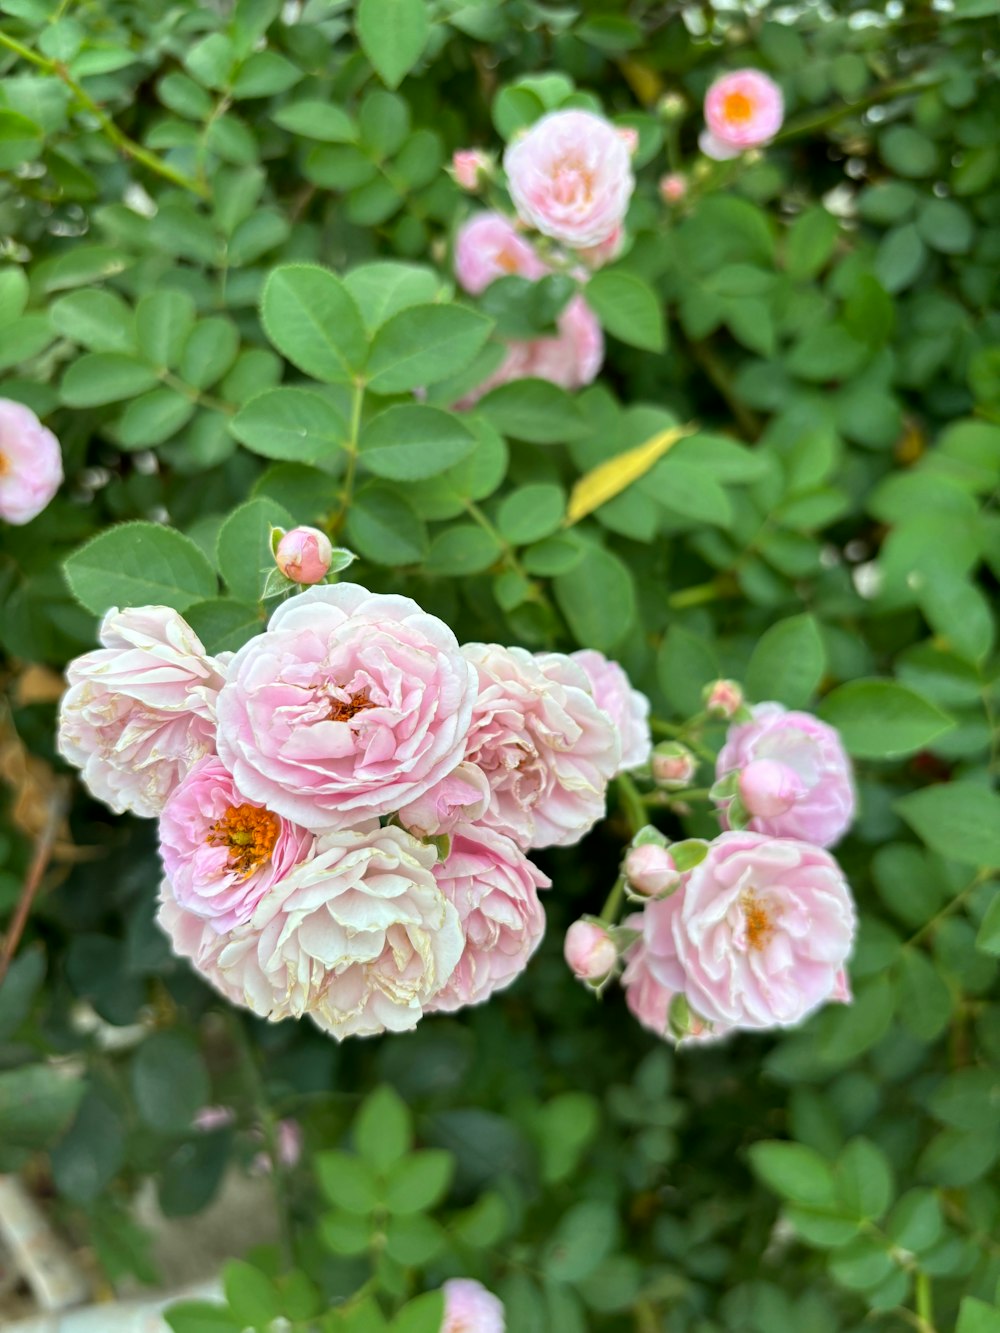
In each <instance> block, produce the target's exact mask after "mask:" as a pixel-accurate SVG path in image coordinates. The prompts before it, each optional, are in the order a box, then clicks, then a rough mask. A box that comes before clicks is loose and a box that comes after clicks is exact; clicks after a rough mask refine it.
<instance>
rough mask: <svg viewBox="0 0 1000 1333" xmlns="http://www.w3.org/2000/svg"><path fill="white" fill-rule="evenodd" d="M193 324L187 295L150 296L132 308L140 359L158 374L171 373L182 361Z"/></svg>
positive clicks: (190, 303)
mask: <svg viewBox="0 0 1000 1333" xmlns="http://www.w3.org/2000/svg"><path fill="white" fill-rule="evenodd" d="M194 321H195V305H194V301H193V300H192V299H191V297H190V296H188V295H187V293H186V292H174V291H164V292H152V293H150V295H149V296H144V297H143V298H142V300H141V301H140V302H139V304H138V305H137V306H136V308H135V335H136V342H137V344H138V347H139V353H140V355H141V356H142V357H143V358H144V359H145V360H146V361H148V362H149V363H150V364H151V365H153V366H156V368H157V369H158V370H172V369H173V368H174V367H175V366H176V365H177V364H178V362H179V361H180V359H181V353H182V352H183V351H184V344H185V343H186V342H187V339H188V334H189V333H190V332H191V330H192V329H193V328H194Z"/></svg>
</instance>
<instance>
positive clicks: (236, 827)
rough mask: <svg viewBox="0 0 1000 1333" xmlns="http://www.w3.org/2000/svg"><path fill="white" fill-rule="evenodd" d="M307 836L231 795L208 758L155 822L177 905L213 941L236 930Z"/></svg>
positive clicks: (302, 851)
mask: <svg viewBox="0 0 1000 1333" xmlns="http://www.w3.org/2000/svg"><path fill="white" fill-rule="evenodd" d="M312 843H313V835H312V834H311V833H307V832H306V831H305V829H301V828H299V827H298V825H296V824H290V823H289V822H288V820H286V819H281V818H280V817H279V816H278V815H275V814H272V813H271V811H270V810H267V809H265V808H264V806H262V805H259V804H258V803H257V802H256V801H248V800H247V799H246V797H245V796H243V795H242V793H241V792H239V791H238V790H237V787H236V784H235V782H234V781H233V779H232V777H231V776H230V775H229V773H228V772H227V771H226V768H225V767H224V765H223V764H222V762H221V761H220V760H219V759H217V758H216V757H215V756H214V755H211V756H208V757H206V758H205V759H202V760H200V761H199V762H198V763H197V764H195V766H194V768H192V770H191V772H190V773H188V775H187V776H186V777H185V778H183V779H182V780H181V782H180V783H179V784H178V785H177V787H176V788H175V790H174V792H173V794H172V795H171V797H170V799H169V800H168V801H167V803H166V805H165V806H164V807H163V813H162V814H161V815H160V855H161V857H162V858H163V866H164V870H165V871H166V874H167V878H168V879H169V880H170V886H171V890H172V892H173V896H174V898H175V899H176V901H177V902H178V903H179V904H180V905H181V906H182V907H184V908H186V909H187V910H188V911H190V912H193V913H194V914H195V915H196V916H202V917H205V918H206V919H207V920H208V921H210V922H211V923H212V924H213V925H214V927H215V929H216V930H217V931H219V933H220V934H222V933H223V932H225V931H227V930H231V929H232V927H233V926H236V925H243V924H244V923H245V922H247V921H249V919H250V917H251V916H252V915H253V911H254V908H255V907H256V906H257V904H258V903H259V902H260V900H261V898H262V897H263V896H264V894H265V893H267V892H268V891H269V890H270V888H271V886H272V885H273V884H275V883H277V882H278V881H280V880H281V879H282V878H283V877H284V876H285V875H287V873H288V872H289V870H291V868H292V866H294V865H295V864H296V862H297V861H300V860H302V859H303V858H304V857H305V856H306V855H307V854H308V852H309V851H310V849H311V847H312Z"/></svg>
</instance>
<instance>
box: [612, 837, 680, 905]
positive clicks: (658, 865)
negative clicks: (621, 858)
mask: <svg viewBox="0 0 1000 1333" xmlns="http://www.w3.org/2000/svg"><path fill="white" fill-rule="evenodd" d="M624 869H625V878H626V879H627V880H628V882H629V885H630V886H631V888H633V889H634V890H635V892H636V893H646V894H649V895H650V896H651V897H652V896H655V895H656V894H658V893H666V891H667V890H668V889H672V888H674V887H675V885H677V884H679V883H680V881H681V872H680V871H679V870H678V869H677V867H676V865H675V864H674V858H673V857H672V856H671V855H670V852H669V851H668V850H667V848H666V847H661V846H659V844H658V843H655V842H644V843H641V844H640V845H639V846H638V847H630V848H629V850H628V851H627V852H626V854H625V866H624Z"/></svg>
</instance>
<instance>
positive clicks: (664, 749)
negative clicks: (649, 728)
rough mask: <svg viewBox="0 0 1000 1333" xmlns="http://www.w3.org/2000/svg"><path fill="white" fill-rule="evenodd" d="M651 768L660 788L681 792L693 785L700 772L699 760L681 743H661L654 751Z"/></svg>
mask: <svg viewBox="0 0 1000 1333" xmlns="http://www.w3.org/2000/svg"><path fill="white" fill-rule="evenodd" d="M650 767H651V769H652V773H653V779H654V781H655V782H656V783H657V785H658V786H660V787H665V788H666V789H667V790H668V791H679V790H680V789H681V788H682V787H689V786H690V785H691V779H692V778H693V777H694V775H695V774H696V773H697V771H698V760H697V759H696V758H695V757H694V755H693V754H692V753H691V751H690V750H689V749H688V748H687V746H686V745H682V744H681V743H680V741H661V742H660V744H659V745H657V746H656V748H655V749H654V751H653V758H652V762H651V765H650Z"/></svg>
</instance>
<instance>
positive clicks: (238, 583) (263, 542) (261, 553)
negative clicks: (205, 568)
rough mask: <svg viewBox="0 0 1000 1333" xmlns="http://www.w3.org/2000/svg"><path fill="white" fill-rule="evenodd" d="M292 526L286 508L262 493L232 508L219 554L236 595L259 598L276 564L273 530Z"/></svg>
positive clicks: (221, 535) (221, 568)
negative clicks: (272, 548)
mask: <svg viewBox="0 0 1000 1333" xmlns="http://www.w3.org/2000/svg"><path fill="white" fill-rule="evenodd" d="M293 526H294V521H293V519H292V516H291V514H289V512H288V510H287V509H285V508H283V507H282V506H281V505H279V504H277V503H276V502H275V501H274V500H267V499H265V498H264V497H262V496H261V497H258V498H257V499H256V500H247V502H246V504H242V505H240V507H239V508H238V509H234V510H233V512H232V513H231V514H230V515H229V517H228V518H227V519H226V521H225V523H223V525H222V527H221V528H220V529H219V538H218V544H217V546H216V554H217V559H218V565H219V571H220V573H221V574H222V577H223V579H225V581H226V585H227V586H228V588H229V591H230V592H231V593H232V595H233V596H234V597H236V598H238V599H239V600H241V601H243V602H247V603H253V602H259V601H260V599H261V596H262V594H263V592H264V584H265V583H266V582H267V577H268V575H269V574H270V573H271V571H272V570H273V569H274V567H275V566H274V555H273V553H272V550H271V529H272V528H286V529H287V528H291V527H293Z"/></svg>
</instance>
